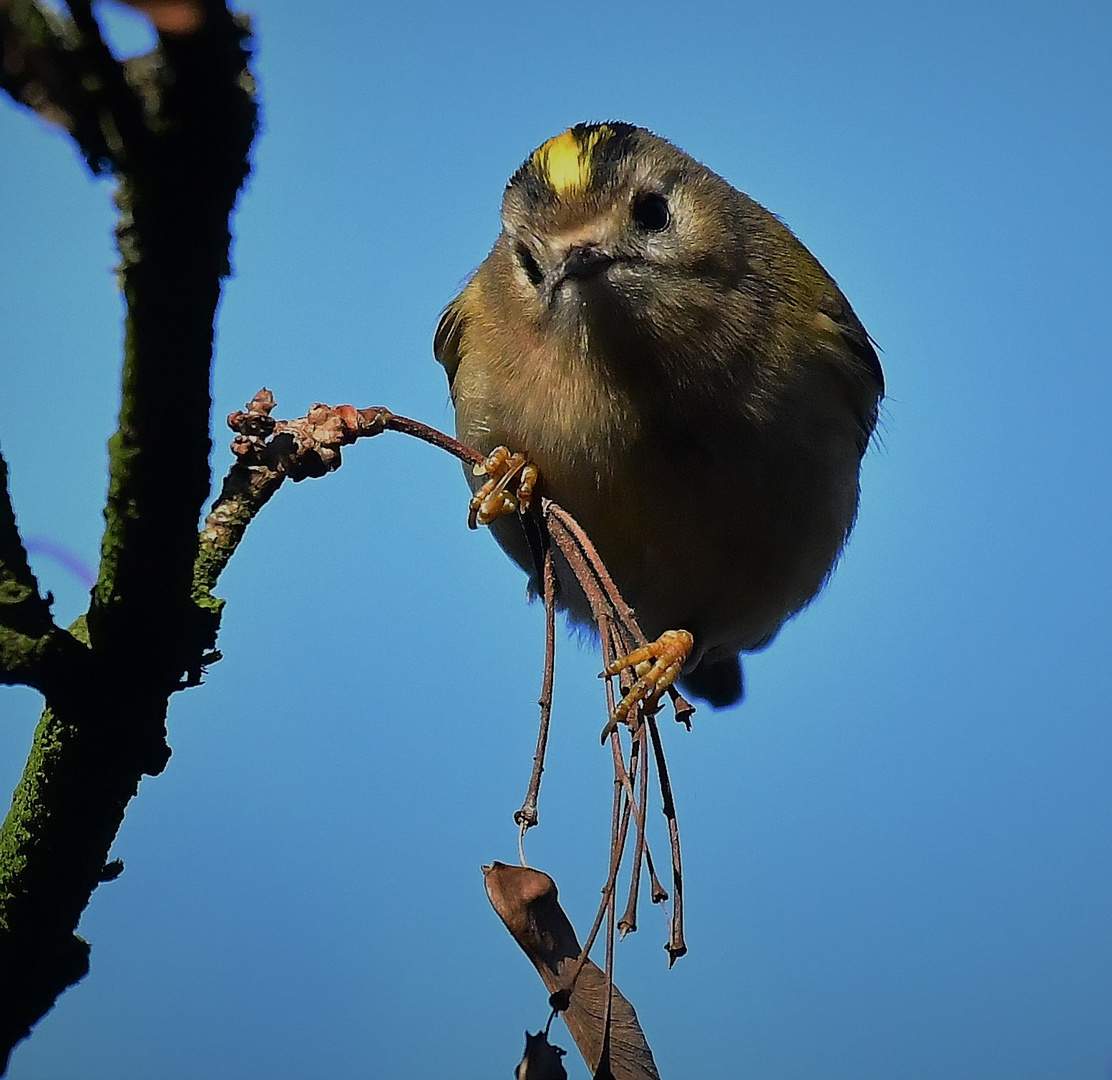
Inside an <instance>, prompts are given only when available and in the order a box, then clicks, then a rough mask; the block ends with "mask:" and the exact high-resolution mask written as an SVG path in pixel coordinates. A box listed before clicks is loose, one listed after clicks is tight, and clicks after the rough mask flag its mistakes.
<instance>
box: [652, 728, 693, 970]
mask: <svg viewBox="0 0 1112 1080" xmlns="http://www.w3.org/2000/svg"><path fill="white" fill-rule="evenodd" d="M645 722H646V726H647V727H648V729H649V736H650V738H651V739H652V744H653V756H654V757H655V758H656V775H657V778H658V779H659V781H660V801H661V804H662V805H661V810H663V811H664V816H665V818H666V819H667V820H668V838H669V840H670V841H671V844H672V890H673V893H674V903H673V905H672V920H671V930H670V933H669V935H668V944H667V945H665V946H664V948H665V949H666V950H667V952H668V966H669V967H671V966H672V965H673V964H674V963H675V962H676V961H677V960H678V959H679V958H680V957H681V956H683V955H684V953H686V952H687V945H686V944H685V943H684V940H683V866H682V864H681V862H680V827H679V822H678V821H677V820H676V804H675V802H674V801H673V799H672V783H671V781H670V780H669V779H668V762H667V761H665V759H664V745H663V744H662V743H661V741H660V731H659V730H658V728H657V726H656V717H655V716H652V715H651V714H650V715H649V716H646V717H645Z"/></svg>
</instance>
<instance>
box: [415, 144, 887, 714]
mask: <svg viewBox="0 0 1112 1080" xmlns="http://www.w3.org/2000/svg"><path fill="white" fill-rule="evenodd" d="M433 348H434V352H435V355H436V358H437V359H438V360H439V361H440V363H441V364H442V365H443V366H444V369H445V371H446V372H447V375H448V381H449V384H450V387H451V394H452V401H453V403H454V405H455V412H456V428H457V432H458V435H459V438H460V440H461V441H462V442H464V443H466V444H467V445H468V446H470V447H472V448H474V449H476V450H479V451H481V452H483V453H489V452H490V451H492V450H493V449H494V448H495V447H499V446H505V447H508V448H509V449H510V450H511V451H520V452H522V453H524V454H525V455H526V456H527V457H528V459H529V460H530V461H531V462H533V463H534V464H535V465H536V466H537V469H538V470H539V478H540V480H539V482H540V484H541V485H542V488H543V492H544V494H546V495H547V496H549V497H551V498H552V499H553V500H555V501H556V502H557V503H559V504H560V505H562V506H563V507H564V508H565V509H566V510H567V511H568V512H569V513H571V514H572V515H573V516H574V517H575V518H576V519H578V521H579V523H580V524H581V525H582V526H583V528H584V529H585V530H586V532H587V534H588V535H589V536H590V537H591V539H592V540H593V542H594V544H595V546H596V548H597V550H598V552H599V554H600V555H601V557H602V559H603V561H604V562H605V563H606V565H607V567H608V568H609V570H610V573H611V574H612V576H613V578H614V581H615V583H616V584H617V586H618V588H619V589H620V590H621V592H622V594H623V596H624V597H625V599H626V600H627V601H628V602H629V603H630V604H631V605H632V606H633V608H634V610H635V612H636V615H637V618H638V621H639V622H640V624H641V626H642V628H643V629H644V630H645V632H646V633H647V634H648V635H649V636H650V637H654V636H656V635H659V634H662V633H663V632H664V631H666V630H669V629H672V628H683V629H685V630H687V631H689V632H690V633H691V634H692V635H693V637H694V646H693V648H692V649H691V652H690V655H689V656H688V657H687V658H686V666H685V668H684V671H683V674H682V675H681V677H680V686H681V687H682V688H683V689H684V690H685V691H687V692H689V693H691V694H692V695H693V696H695V697H698V698H701V699H703V700H705V701H707V702H709V703H710V704H712V705H714V706H725V705H730V704H732V703H734V702H736V701H737V700H738V699H739V698H740V697H741V695H742V688H743V683H742V673H741V665H740V661H739V653H741V652H751V651H756V650H759V649H762V648H764V647H765V646H766V645H768V643H769V642H770V641H771V640H772V639H773V638H774V637H775V636H776V633H777V632H778V631H779V629H780V627H781V626H782V625H783V624H784V622H785V621H786V620H788V619H790V618H791V617H792V616H793V615H795V614H796V613H797V612H798V611H800V609H802V608H803V607H805V606H806V605H807V603H808V602H809V601H810V600H811V599H812V598H813V597H814V596H815V595H816V593H818V591H819V590H820V589H821V588H822V586H823V584H824V582H825V581H826V579H827V577H828V575H829V574H830V571H831V568H832V567H833V565H834V563H835V561H836V560H837V558H838V555H839V553H840V552H841V550H842V547H843V545H844V543H845V540H846V537H847V535H848V533H849V530H850V528H851V527H852V525H853V521H854V517H855V515H856V513H857V503H858V472H859V468H860V463H861V458H862V455H863V454H864V452H865V449H866V447H867V445H868V443H869V439H870V437H871V436H872V433H873V429H874V427H875V425H876V420H877V409H878V405H879V401H880V398H881V396H882V393H883V388H884V383H883V375H882V372H881V368H880V362H879V360H878V359H877V355H876V352H875V351H874V349H873V347H872V344H871V342H870V339H869V336H868V334H867V333H866V332H865V329H864V327H863V326H862V325H861V323H860V322H859V321H858V319H857V316H856V315H854V313H853V311H852V309H851V308H850V306H849V303H848V301H847V300H846V298H845V297H844V296H843V295H842V293H841V291H840V290H839V289H838V286H837V285H836V284H835V283H834V281H833V280H832V279H831V278H830V276H829V275H828V274H827V273H826V271H825V270H824V269H823V268H822V267H821V266H820V265H819V263H818V261H817V260H816V259H815V258H814V256H812V255H811V253H810V252H809V251H808V250H807V249H806V248H805V247H804V246H803V245H802V244H801V243H800V242H799V241H798V240H797V239H796V238H795V236H794V235H793V234H792V233H791V232H790V231H789V229H788V228H787V227H786V226H785V225H784V224H783V223H782V222H781V221H779V220H778V219H777V218H776V217H774V216H773V215H772V214H771V213H769V212H768V211H767V210H765V209H764V208H763V207H762V206H760V205H758V204H757V203H755V202H754V201H753V200H752V199H750V198H749V197H748V196H746V195H744V194H742V193H741V192H740V191H737V190H735V189H734V188H733V187H731V186H730V185H729V184H728V183H727V182H726V181H725V180H723V179H722V178H721V177H720V176H717V175H716V174H715V173H713V172H711V171H710V169H708V168H706V167H705V166H704V165H702V164H700V163H699V162H697V161H695V160H694V159H693V158H691V157H689V156H688V155H687V154H685V153H683V151H681V150H679V149H678V148H677V147H675V146H673V145H672V144H671V143H669V142H666V141H665V140H664V139H662V138H659V137H658V136H656V135H653V134H652V133H651V132H649V131H646V130H644V129H643V128H638V127H633V126H632V125H630V124H623V123H605V124H580V125H577V126H576V127H573V128H571V129H570V130H569V131H566V132H564V133H563V134H562V135H558V136H556V137H555V138H553V139H550V140H549V141H548V142H546V143H544V144H543V145H542V146H541V147H540V148H539V149H537V150H536V151H534V152H533V154H531V155H530V156H529V157H528V158H527V159H526V161H525V163H524V164H523V165H522V166H521V168H519V169H518V171H517V172H516V173H515V174H514V175H513V177H512V178H511V179H510V181H509V184H508V185H507V187H506V191H505V195H504V197H503V201H502V233H501V235H500V236H499V237H498V240H497V241H496V242H495V244H494V248H493V250H492V251H491V253H490V254H489V255H488V256H487V258H486V260H485V261H484V262H483V264H482V265H481V266H480V267H479V269H478V270H477V271H476V272H475V274H474V275H473V276H472V278H471V279H470V281H469V282H468V284H467V285H466V287H465V288H464V289H463V291H462V292H461V293H460V295H459V296H458V297H456V299H455V300H453V301H452V302H451V303H450V304H449V305H448V307H447V309H446V310H445V312H444V315H443V317H442V318H441V321H440V325H439V326H438V328H437V332H436V338H435V341H434V346H433ZM478 482H479V481H476V483H478ZM492 528H493V530H494V533H495V536H496V538H497V539H498V541H499V542H500V543H501V545H502V546H503V548H504V549H505V550H506V552H507V553H508V554H509V555H510V556H511V558H513V559H514V560H515V561H517V562H518V563H519V564H520V565H521V566H522V567H523V568H525V569H526V571H527V572H529V571H531V570H532V568H533V566H534V561H533V557H532V555H531V552H530V549H529V546H528V544H527V542H526V539H525V534H524V532H523V530H522V528H521V525H520V523H519V522H517V521H515V520H514V518H513V517H502V518H499V519H498V520H496V521H495V522H493V525H492ZM559 588H560V591H559V603H560V604H561V606H562V607H564V608H565V609H566V610H567V611H568V613H569V615H570V616H571V618H572V619H573V621H578V622H580V623H584V624H589V623H590V621H591V614H590V610H589V608H588V606H587V604H586V600H585V597H584V595H583V593H582V591H581V590H580V589H579V588H578V586H577V584H576V583H575V581H574V579H573V578H572V577H571V575H570V574H568V573H567V572H566V571H565V572H564V573H563V574H562V575H561V576H560V580H559Z"/></svg>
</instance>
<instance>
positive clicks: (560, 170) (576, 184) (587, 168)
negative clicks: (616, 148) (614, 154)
mask: <svg viewBox="0 0 1112 1080" xmlns="http://www.w3.org/2000/svg"><path fill="white" fill-rule="evenodd" d="M611 134H612V132H611V130H610V128H608V127H606V126H605V125H603V126H601V127H597V128H592V129H591V130H590V131H587V132H585V133H584V134H583V135H582V136H581V137H582V142H581V141H580V138H577V137H576V134H575V131H574V129H570V128H569V129H568V130H567V131H565V132H564V133H563V134H562V135H557V136H555V137H554V138H552V139H549V140H548V142H546V143H544V145H542V146H541V147H540V149H538V150H536V151H534V153H533V165H534V167H535V168H536V170H537V172H538V173H539V174H540V175H541V176H542V177H544V179H545V180H547V181H548V184H549V186H550V187H551V188H552V190H553V191H555V192H556V194H557V195H564V194H566V193H568V192H572V191H586V189H587V187H588V186H589V185H590V183H591V174H592V157H593V155H594V150H595V147H596V146H597V145H598V144H599V143H600V142H602V141H604V140H605V139H608V138H609V137H610V135H611Z"/></svg>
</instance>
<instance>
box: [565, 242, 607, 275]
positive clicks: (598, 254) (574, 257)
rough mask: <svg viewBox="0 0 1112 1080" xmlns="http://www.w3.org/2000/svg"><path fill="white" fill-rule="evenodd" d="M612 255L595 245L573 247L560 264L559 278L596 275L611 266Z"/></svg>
mask: <svg viewBox="0 0 1112 1080" xmlns="http://www.w3.org/2000/svg"><path fill="white" fill-rule="evenodd" d="M613 264H614V257H613V256H612V255H607V254H606V252H605V251H601V250H600V249H599V248H597V247H573V248H572V249H571V250H570V251H569V252H568V253H567V255H566V256H564V261H563V263H561V264H560V274H559V277H560V279H563V278H576V279H578V280H581V281H582V280H584V279H586V278H592V277H596V276H597V275H599V274H601V273H602V272H603V271H604V270H606V268H607V267H608V266H613Z"/></svg>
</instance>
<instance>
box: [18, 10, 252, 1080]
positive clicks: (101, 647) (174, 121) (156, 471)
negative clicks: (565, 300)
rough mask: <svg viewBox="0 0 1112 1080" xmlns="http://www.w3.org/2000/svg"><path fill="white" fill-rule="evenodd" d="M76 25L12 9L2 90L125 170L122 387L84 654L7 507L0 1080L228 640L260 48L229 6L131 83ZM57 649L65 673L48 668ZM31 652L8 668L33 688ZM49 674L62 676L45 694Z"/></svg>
mask: <svg viewBox="0 0 1112 1080" xmlns="http://www.w3.org/2000/svg"><path fill="white" fill-rule="evenodd" d="M156 6H159V5H156ZM182 6H183V5H182V4H180V3H178V4H162V5H161V6H160V9H161V10H162V11H163V13H164V14H165V11H166V10H167V9H176V8H180V7H182ZM184 6H185V7H190V5H188V4H186V5H184ZM71 10H72V11H73V12H74V14H75V16H76V18H77V22H78V23H79V24H80V32H78V30H77V29H75V28H74V27H73V25H72V24H64V23H62V22H60V21H59V20H57V19H56V18H55V17H54V16H52V15H49V14H47V12H46V9H44V8H43V7H41V6H40V5H38V4H35V3H33V2H32V0H0V48H2V50H3V52H2V59H3V70H4V81H3V87H4V89H6V90H8V92H9V93H13V95H14V96H16V97H17V98H19V99H20V100H23V101H24V103H26V99H27V98H28V96H29V95H30V97H31V98H35V95H36V94H38V98H37V99H36V100H41V101H43V102H46V103H47V104H48V105H51V107H52V106H53V105H58V106H59V110H60V112H59V116H58V117H56V119H58V121H59V122H61V123H62V124H63V126H65V127H66V128H67V130H69V131H70V132H71V134H73V136H74V138H75V140H76V141H77V142H78V144H79V146H80V147H81V149H82V151H83V152H84V153H85V154H86V156H87V157H90V158H91V159H94V158H95V159H96V160H94V161H93V164H94V165H96V164H98V163H99V162H100V161H101V160H102V159H103V160H107V161H109V162H110V163H111V165H112V167H113V168H114V170H115V171H116V174H117V179H118V181H119V190H118V195H117V203H118V206H119V208H120V223H119V228H118V230H117V236H118V241H119V247H120V255H121V266H120V276H121V281H122V285H123V291H124V297H125V301H126V304H127V315H126V327H125V345H124V351H125V356H124V370H123V388H122V399H121V408H120V423H119V429H118V431H117V432H116V434H115V435H114V436H113V437H112V439H111V441H110V444H109V446H110V483H109V494H108V503H107V506H106V509H105V522H106V528H105V532H104V538H103V541H102V547H101V552H102V557H101V565H100V574H99V577H98V580H97V584H96V586H95V589H94V596H93V602H92V606H91V608H90V611H89V614H88V616H87V620H86V622H85V623H83V624H82V625H81V626H79V627H77V628H76V629H75V634H74V635H73V636H70V635H64V632H61V631H57V630H56V629H53V628H52V624H51V623H49V621H48V620H49V611H48V609H47V607H46V601H44V600H42V599H41V598H40V597H39V596H38V591H37V588H35V587H34V579H33V577H31V575H30V571H29V569H27V567H26V556H25V554H24V553H23V549H22V545H20V544H19V542H18V534H17V533H16V532H15V531H14V517H12V515H11V511H10V504H7V503H6V499H5V503H4V504H3V505H0V545H2V548H0V557H2V558H3V562H4V566H5V567H6V568H7V569H6V573H7V575H8V576H7V577H5V578H4V581H5V582H6V583H7V587H8V589H9V592H10V594H11V596H12V597H13V599H14V604H12V605H7V606H6V607H7V608H10V610H6V612H5V614H3V615H0V620H6V622H2V623H0V625H2V626H4V627H7V628H8V630H9V632H8V634H7V636H6V637H5V638H4V640H6V641H7V642H9V643H11V642H12V641H15V640H16V639H13V638H12V637H11V631H12V630H16V629H19V626H11V625H10V624H11V623H12V618H13V616H12V615H11V612H12V611H14V612H16V617H18V618H24V619H25V620H29V622H28V623H27V626H26V627H25V636H27V637H29V638H30V641H31V645H30V646H29V647H30V648H31V649H32V652H34V650H35V648H38V647H41V648H42V649H43V650H44V651H43V653H42V656H43V660H42V662H41V664H40V666H38V667H34V666H33V667H32V670H31V671H30V672H29V673H28V674H27V680H26V681H28V682H31V684H32V685H37V686H38V687H39V688H40V689H41V690H43V692H44V694H45V696H46V701H47V709H46V710H45V712H44V713H43V717H42V720H41V721H40V724H39V727H38V729H37V731H36V733H35V737H34V742H33V745H32V750H31V754H30V756H29V758H28V762H27V767H26V769H25V771H24V774H23V778H22V780H21V781H20V784H19V786H18V787H17V789H16V791H15V794H14V796H13V800H12V808H11V811H10V813H9V814H8V817H7V819H6V820H5V822H4V825H3V828H2V829H0V1071H2V1069H3V1067H4V1064H6V1061H7V1058H8V1055H9V1054H10V1052H11V1049H12V1048H13V1047H14V1046H15V1044H16V1043H17V1042H18V1041H19V1040H20V1039H22V1038H25V1037H26V1036H27V1035H28V1034H29V1033H30V1030H31V1027H32V1026H33V1025H34V1024H35V1023H36V1022H37V1021H38V1020H39V1019H40V1018H41V1017H42V1016H43V1015H44V1014H45V1013H46V1012H47V1011H49V1009H50V1008H51V1007H52V1005H53V1003H54V1001H55V1000H56V998H57V997H58V995H59V994H60V993H61V992H62V991H63V990H65V989H66V987H68V986H70V985H72V984H73V983H74V982H76V981H77V980H78V979H80V978H81V977H82V976H83V975H84V973H85V972H86V970H87V968H88V951H89V950H88V945H87V944H86V943H85V942H84V941H82V940H81V939H80V938H79V937H77V936H76V935H75V933H74V931H75V930H76V927H77V924H78V920H79V919H80V917H81V913H82V912H83V911H84V909H85V907H86V905H87V904H88V902H89V898H90V896H91V895H92V893H93V891H94V890H95V889H96V887H97V885H98V884H99V883H100V881H102V880H107V879H108V878H109V877H111V876H114V874H115V873H117V872H118V868H116V869H112V868H110V867H109V865H108V864H107V859H108V853H109V849H110V847H111V844H112V842H113V840H114V838H115V835H116V833H117V831H118V829H119V826H120V824H121V822H122V820H123V814H124V809H125V808H126V806H127V804H128V802H129V800H130V799H131V798H132V797H133V796H134V795H135V793H136V792H137V790H138V786H139V781H140V779H141V777H142V776H143V775H144V774H156V773H158V772H159V771H161V769H162V768H163V767H164V766H165V764H166V761H167V759H168V757H169V752H170V751H169V748H168V747H167V745H166V740H165V717H166V708H167V702H168V700H169V697H170V695H171V694H172V693H173V692H174V691H175V690H177V689H179V688H180V687H181V686H182V685H184V683H183V680H182V676H183V674H185V673H187V672H191V673H195V672H199V671H200V668H201V665H202V663H203V661H204V659H205V657H204V653H205V651H206V650H207V649H208V648H211V643H212V642H213V641H214V640H215V634H216V626H217V620H218V614H219V612H218V608H214V607H213V606H212V605H209V606H205V605H198V604H197V603H195V602H194V594H193V568H194V562H195V561H196V558H197V552H198V538H197V521H198V518H199V516H200V512H201V507H202V504H203V502H204V499H205V498H206V496H207V494H208V490H209V481H210V477H209V468H208V454H209V449H210V441H209V425H210V416H209V413H210V401H209V382H210V365H211V360H212V341H213V320H214V317H215V313H216V305H217V301H218V299H219V295H220V284H221V279H222V278H223V277H224V276H225V275H226V274H227V273H228V249H229V244H230V241H231V234H230V231H229V215H230V213H231V211H232V208H233V206H234V204H235V200H236V196H237V193H238V191H239V189H240V187H241V185H242V183H243V181H244V179H245V177H246V175H247V170H248V161H247V154H248V151H249V148H250V145H251V141H252V139H253V136H254V131H255V121H256V109H255V103H254V99H253V96H252V95H253V84H252V82H251V78H250V75H249V73H248V72H247V67H246V64H247V49H246V37H247V31H246V28H245V25H244V24H243V23H241V22H239V21H237V20H235V19H234V18H233V16H232V15H231V14H230V13H229V12H228V10H227V8H226V7H225V6H224V4H223V3H222V2H219V0H205V2H204V5H203V14H204V19H203V21H202V22H200V23H195V24H194V27H193V28H194V30H195V32H192V33H176V32H173V28H172V27H168V26H162V25H159V30H160V40H159V46H158V48H157V49H156V50H155V51H154V52H153V53H152V54H150V55H149V56H147V57H144V58H141V60H140V61H139V62H134V63H132V64H130V65H129V67H128V69H127V71H126V73H125V71H124V68H123V66H122V65H120V64H119V63H118V62H117V61H116V60H115V59H114V58H113V57H112V56H111V54H110V52H109V51H108V50H107V48H106V47H105V46H104V43H103V41H102V40H101V38H100V34H99V30H98V29H97V27H96V23H95V20H94V19H93V16H92V13H91V10H90V8H89V4H88V2H87V0H85V2H78V0H75V2H74V3H73V4H71ZM36 35H37V36H36ZM13 58H14V59H13ZM13 72H14V74H13ZM75 80H76V82H75ZM75 87H76V88H77V89H75ZM78 91H79V92H78ZM71 93H73V94H75V95H76V96H75V97H74V98H73V99H72V100H71V99H70V97H68V96H67V95H70V94H71ZM37 111H42V110H37ZM90 132H96V133H99V135H98V136H97V137H98V138H99V139H100V141H99V142H98V141H97V138H94V136H93V135H91V134H90ZM102 149H103V153H101V150H102ZM98 154H99V155H100V156H99V157H98ZM168 421H172V422H168ZM5 507H6V509H5ZM78 639H80V640H81V644H80V645H78V644H77V642H78ZM56 641H57V642H61V643H62V646H63V647H66V648H68V649H69V654H70V655H68V656H66V657H65V660H66V662H65V664H55V665H53V667H51V665H48V664H47V663H46V659H45V658H46V657H48V656H50V655H51V649H52V647H53V643H54V642H56ZM67 641H68V642H69V643H70V644H69V645H66V644H65V643H66V642H67ZM44 642H45V644H44ZM86 644H87V646H88V647H87V648H86V647H85V645H86ZM16 646H17V650H16V651H17V655H16V657H15V658H14V660H12V661H11V662H12V663H15V664H16V670H17V671H19V672H22V669H19V668H18V663H19V657H20V655H23V654H22V653H20V652H19V650H20V649H24V644H21V643H19V642H18V641H16ZM24 652H25V649H24ZM71 661H74V662H71ZM47 669H50V671H51V677H50V678H42V677H39V675H40V672H42V671H46V670H47ZM32 679H34V680H35V681H33V682H32Z"/></svg>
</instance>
